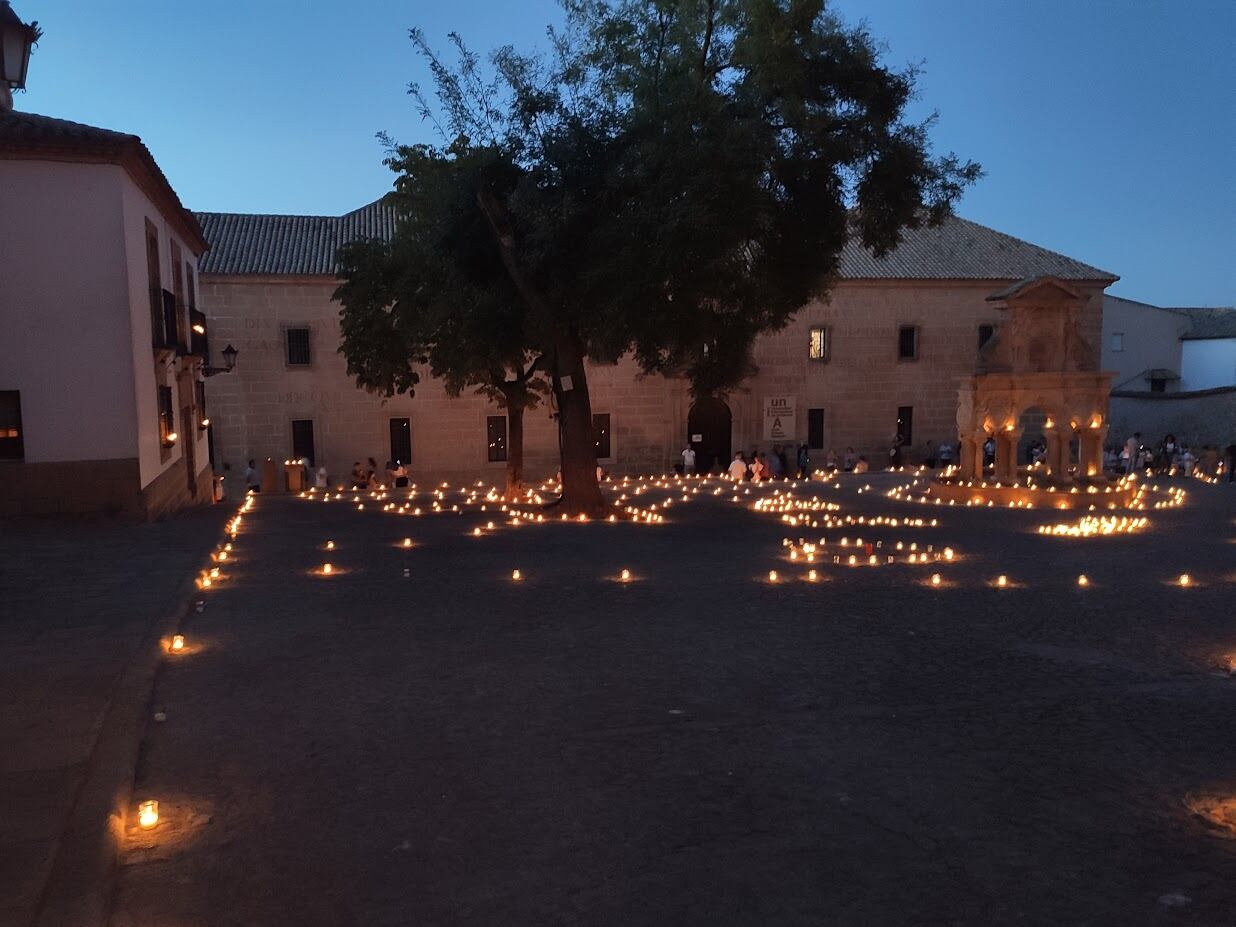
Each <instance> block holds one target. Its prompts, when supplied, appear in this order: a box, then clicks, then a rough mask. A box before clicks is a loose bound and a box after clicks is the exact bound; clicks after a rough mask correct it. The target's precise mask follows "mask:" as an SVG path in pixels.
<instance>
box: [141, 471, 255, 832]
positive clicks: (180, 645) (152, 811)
mask: <svg viewBox="0 0 1236 927" xmlns="http://www.w3.org/2000/svg"><path fill="white" fill-rule="evenodd" d="M254 501H255V497H254V496H253V495H252V494H247V495H246V496H245V499H244V501H243V502H242V503H241V504H240V507H239V508H238V509H237V511H236V514H235V515H234V516H232V517H231V518H229V519H228V520H227V523H226V524H225V525H224V529H223V532H224V540H222V541H220V542H219V543H218V544H217V545H215V549H214V550H213V551H211V553H210V561H211V564H212V565H211V566H209V567H205V568H203V569H202V571H201V573H200V574H199V575H198V578H197V587H198V588H199V589H202V590H205V589H210V588H211V587H212V586H214V585H215V584H216V583H217V582H218V581H219V579H220V578H221V577H222V573H221V568H220V565H221V564H224V563H227V562H228V561H229V560H230V559H231V557H232V545H233V542H234V541H235V540H236V536H237V535H238V534H239V533H240V528H241V525H242V524H243V522H244V516H245V515H247V514H248V513H249V512H250V511H251V510H252V509H253V505H254ZM204 605H205V603H204V601H203V600H201V599H199V600H198V602H197V611H199V612H200V611H202V609H203V607H204ZM166 647H167V651H168V653H170V654H174V655H176V656H180V655H182V654H185V653H187V652H188V650H189V646H188V642H187V640H186V638H185V635H184V634H182V633H177V634H173V635H172V637H171V639H170V640H169V641H167V645H166ZM162 719H163V713H162V712H156V713H155V720H156V721H158V720H162ZM158 824H159V801H158V799H156V798H145V799H142V800H141V801H140V802H138V804H137V826H138V827H140V828H141V829H142V830H152V829H154V828H155V827H157V826H158Z"/></svg>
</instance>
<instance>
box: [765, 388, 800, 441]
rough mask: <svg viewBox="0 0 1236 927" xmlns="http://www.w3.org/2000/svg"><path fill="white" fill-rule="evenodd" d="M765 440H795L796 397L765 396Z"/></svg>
mask: <svg viewBox="0 0 1236 927" xmlns="http://www.w3.org/2000/svg"><path fill="white" fill-rule="evenodd" d="M764 440H765V441H777V442H785V441H793V440H794V397H793V396H765V397H764Z"/></svg>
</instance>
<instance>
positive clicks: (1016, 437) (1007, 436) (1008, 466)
mask: <svg viewBox="0 0 1236 927" xmlns="http://www.w3.org/2000/svg"><path fill="white" fill-rule="evenodd" d="M1020 440H1021V432H1020V431H1002V432H1000V433H999V434H997V435H996V480H997V481H998V482H1001V483H1011V482H1013V481H1014V480H1016V479H1017V442H1018V441H1020Z"/></svg>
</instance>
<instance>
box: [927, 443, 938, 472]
mask: <svg viewBox="0 0 1236 927" xmlns="http://www.w3.org/2000/svg"><path fill="white" fill-rule="evenodd" d="M926 458H927V469H928V470H934V469H935V468H936V442H934V441H932V440H931V438H928V439H927V453H926Z"/></svg>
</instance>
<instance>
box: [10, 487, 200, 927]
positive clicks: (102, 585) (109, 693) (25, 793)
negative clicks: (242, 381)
mask: <svg viewBox="0 0 1236 927" xmlns="http://www.w3.org/2000/svg"><path fill="white" fill-rule="evenodd" d="M222 523H223V512H222V511H220V510H210V511H204V512H197V513H194V514H192V515H188V516H186V517H184V518H180V519H176V520H174V521H168V522H163V523H159V524H153V525H134V524H123V523H119V522H114V521H104V520H99V521H84V522H65V521H50V520H33V519H29V520H28V519H5V520H0V924H4V925H9V924H14V925H24V924H26V923H28V922H29V919H30V917H31V916H33V913H34V909H35V906H36V904H37V903H38V900H39V897H40V894H41V893H42V892H43V889H44V885H45V882H46V879H47V876H48V873H49V871H50V869H51V866H52V863H53V860H54V858H55V855H56V852H57V849H58V847H59V845H60V842H61V836H62V833H63V831H64V829H65V827H66V824H67V822H68V819H69V815H70V812H71V809H72V808H73V806H74V803H75V801H76V800H77V797H78V794H79V792H80V790H81V788H82V784H83V782H84V779H85V775H86V772H87V770H88V765H89V762H90V759H91V756H92V754H93V751H94V749H95V745H96V742H97V739H98V735H99V730H100V727H101V725H102V723H103V719H104V717H105V716H106V715H107V712H108V710H109V708H110V707H111V704H112V699H113V696H114V694H115V689H116V686H117V683H118V680H119V679H120V676H121V674H122V673H123V672H124V670H125V668H126V667H127V666H129V665H130V664H131V663H132V661H133V660H134V659H135V658H136V657H137V656H138V653H139V651H140V650H141V648H142V646H143V644H144V643H147V644H148V643H149V642H150V641H149V635H150V634H151V631H152V628H154V626H155V623H156V622H157V621H158V620H159V619H161V618H163V617H165V616H167V615H168V614H170V613H171V612H172V610H173V609H174V608H175V606H176V603H177V599H176V594H177V590H178V589H180V588H181V587H182V586H183V584H184V582H185V579H186V576H187V575H190V574H192V572H193V570H194V569H195V568H196V567H197V565H198V564H199V562H200V561H201V560H202V558H204V557H205V556H206V554H207V552H208V551H209V550H210V548H211V545H212V544H213V543H214V541H215V540H216V538H217V537H218V534H219V531H220V528H221V525H222ZM131 727H132V725H130V728H131ZM130 762H131V761H130ZM103 828H104V822H102V821H100V822H99V823H98V834H97V836H98V837H99V838H100V839H101V838H102V836H103Z"/></svg>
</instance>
